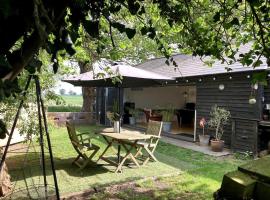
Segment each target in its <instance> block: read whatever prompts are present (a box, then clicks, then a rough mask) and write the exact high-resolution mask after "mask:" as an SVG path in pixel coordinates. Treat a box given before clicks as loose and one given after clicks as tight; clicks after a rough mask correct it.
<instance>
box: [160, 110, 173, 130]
mask: <svg viewBox="0 0 270 200" xmlns="http://www.w3.org/2000/svg"><path fill="white" fill-rule="evenodd" d="M161 114H162V121H163V128H162V129H163V131H165V132H170V131H171V128H172V120H173V116H174V109H173V108H169V109H166V110H163V111H161Z"/></svg>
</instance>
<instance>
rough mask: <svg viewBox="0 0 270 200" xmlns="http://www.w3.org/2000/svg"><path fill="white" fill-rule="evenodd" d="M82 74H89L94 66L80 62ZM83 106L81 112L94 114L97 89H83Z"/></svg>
mask: <svg viewBox="0 0 270 200" xmlns="http://www.w3.org/2000/svg"><path fill="white" fill-rule="evenodd" d="M79 66H80V73H85V72H89V71H90V70H92V65H91V64H89V63H85V62H79ZM82 97H83V105H82V110H81V112H92V111H93V108H92V104H93V102H94V100H95V88H93V87H82Z"/></svg>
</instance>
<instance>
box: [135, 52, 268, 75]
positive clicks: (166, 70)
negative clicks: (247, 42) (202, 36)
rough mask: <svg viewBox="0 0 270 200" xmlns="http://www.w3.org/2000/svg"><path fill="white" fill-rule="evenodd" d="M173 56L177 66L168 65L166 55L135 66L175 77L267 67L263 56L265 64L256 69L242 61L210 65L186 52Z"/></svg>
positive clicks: (263, 68) (217, 62)
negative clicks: (185, 53)
mask: <svg viewBox="0 0 270 200" xmlns="http://www.w3.org/2000/svg"><path fill="white" fill-rule="evenodd" d="M245 50H246V49H245ZM242 52H243V51H242ZM173 58H174V60H175V61H176V63H177V65H178V67H177V68H175V67H174V66H173V65H172V64H170V65H169V66H168V65H167V64H166V63H165V61H166V58H164V57H162V58H156V59H151V60H148V61H146V62H144V63H141V64H138V65H136V66H135V67H137V68H141V69H144V70H148V71H152V72H155V73H159V74H162V75H164V76H170V77H174V78H178V77H192V76H204V75H211V74H224V73H234V72H245V71H258V70H266V69H267V64H266V59H265V58H264V57H262V58H261V60H262V62H263V64H261V65H260V66H259V67H256V68H255V69H254V68H253V67H247V66H243V65H242V64H241V63H240V62H235V63H233V64H232V65H228V64H225V63H223V64H222V63H221V62H220V61H216V62H215V63H214V64H213V65H212V66H211V67H210V66H208V65H206V64H205V63H204V62H203V61H202V60H201V59H200V57H194V56H190V55H184V54H177V55H174V56H173ZM226 68H231V69H232V71H230V72H228V71H227V70H226Z"/></svg>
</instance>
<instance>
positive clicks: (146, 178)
mask: <svg viewBox="0 0 270 200" xmlns="http://www.w3.org/2000/svg"><path fill="white" fill-rule="evenodd" d="M99 128H100V127H97V126H78V127H76V129H77V130H78V131H79V132H85V131H90V132H92V136H93V138H94V140H93V143H95V144H96V145H98V146H100V148H101V150H100V151H99V152H98V153H97V155H96V156H95V159H97V158H98V156H99V155H100V153H101V152H102V150H103V149H104V148H105V147H106V143H105V141H104V140H103V138H102V137H100V136H99V135H96V134H94V132H95V131H96V130H97V129H99ZM51 137H52V148H53V153H54V159H55V165H56V173H57V178H58V184H59V189H60V194H61V196H69V195H70V193H78V194H81V193H84V191H89V190H94V191H102V192H101V193H102V194H99V193H98V194H95V195H94V196H98V197H97V198H96V199H107V197H108V196H107V195H108V194H104V187H106V186H107V187H108V186H109V185H112V184H113V185H115V184H116V185H117V184H121V183H127V182H135V183H136V184H137V183H138V182H139V183H140V184H141V187H142V188H148V189H149V188H152V189H153V190H158V188H155V187H154V186H153V185H152V186H151V183H149V182H151V180H152V177H157V178H158V177H159V178H160V181H161V182H162V181H165V180H166V183H167V184H168V188H167V189H166V191H165V190H164V191H162V190H160V191H159V193H158V194H154V196H155V198H158V197H162V195H163V196H164V195H165V194H164V192H166V194H167V192H168V191H171V192H172V194H171V195H175V196H174V197H181V198H182V197H185V196H186V194H185V193H183V191H188V192H189V193H190V195H189V196H190V197H191V198H189V199H198V198H197V197H205V198H207V197H209V198H210V197H211V196H212V193H213V192H214V191H215V190H217V189H218V188H219V187H220V182H221V180H222V176H223V175H224V173H226V172H228V171H231V170H235V169H236V168H237V165H239V164H241V163H243V161H241V160H237V159H235V158H233V157H231V156H229V157H224V158H215V157H212V156H208V155H205V154H203V153H199V152H195V151H193V150H189V149H185V148H181V147H178V146H176V145H173V144H169V143H167V141H165V140H163V141H160V142H159V144H158V147H157V150H156V151H155V155H156V157H157V159H158V160H159V162H150V163H148V164H147V165H145V166H142V167H140V168H133V167H131V168H130V167H124V172H123V173H120V174H119V173H114V169H115V168H114V167H113V166H110V165H108V164H105V163H102V162H101V163H99V164H103V165H95V166H88V167H86V168H85V169H84V170H82V171H79V170H78V168H77V167H76V166H74V165H72V164H71V162H72V160H73V159H74V158H75V157H76V156H77V154H76V152H75V150H74V149H73V147H72V145H71V142H70V140H69V138H68V134H67V131H66V128H65V127H53V126H52V127H51ZM25 147H26V144H23V145H19V146H17V147H16V146H13V153H9V154H8V155H9V157H8V159H7V164H8V166H9V170H10V174H11V177H12V180H13V181H14V184H15V183H16V188H17V189H18V188H23V187H25V183H27V184H28V186H31V185H32V184H33V183H35V184H42V179H41V177H40V176H41V174H42V173H41V170H40V165H39V159H38V158H39V152H38V151H39V149H38V147H36V149H35V150H36V151H37V152H35V151H34V149H33V148H31V149H30V152H29V153H28V154H27V156H25V154H24V151H25ZM11 151H12V149H11ZM109 153H111V154H112V155H113V154H114V152H113V151H112V150H111V151H110V152H109ZM25 159H26V160H27V161H28V162H26V163H25V164H24V165H23V162H24V161H25ZM46 161H47V162H48V163H47V165H49V160H48V159H47V157H46ZM30 166H31V167H30ZM48 169H49V167H48ZM22 171H23V172H24V173H22ZM47 174H49V176H48V183H49V185H50V184H52V183H53V179H52V174H51V172H49V171H48V172H47ZM164 176H165V177H164ZM162 177H163V178H162ZM168 177H169V178H168ZM176 180H177V182H178V186H177V187H184V188H185V189H184V190H183V189H181V190H179V191H178V190H176V188H175V186H174V184H173V182H174V181H176ZM179 180H180V181H179ZM181 180H182V181H181ZM148 183H149V184H150V185H148ZM170 185H171V186H170ZM198 188H200V189H199V190H198ZM152 189H151V190H152ZM123 192H125V189H123ZM127 192H128V191H127ZM99 195H101V196H99ZM104 195H105V196H104ZM119 195H120V193H119ZM134 195H135V194H134ZM145 195H146V196H147V193H146V194H145ZM92 196H93V194H91V195H90V196H89V198H90V197H91V198H92ZM116 196H117V195H116ZM165 196H166V195H165ZM174 197H173V198H174ZM91 198H90V199H91ZM82 199H83V198H82ZM93 199H95V198H93ZM120 199H121V198H120ZM125 199H126V198H125ZM127 199H134V198H127ZM138 199H140V198H138ZM146 199H153V197H151V198H150V197H149V198H146ZM183 199H185V198H183Z"/></svg>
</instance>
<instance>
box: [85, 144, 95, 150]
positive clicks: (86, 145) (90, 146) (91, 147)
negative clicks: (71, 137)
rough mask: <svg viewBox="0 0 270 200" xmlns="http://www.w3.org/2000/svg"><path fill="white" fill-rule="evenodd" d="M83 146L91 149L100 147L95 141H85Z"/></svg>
mask: <svg viewBox="0 0 270 200" xmlns="http://www.w3.org/2000/svg"><path fill="white" fill-rule="evenodd" d="M82 146H83V147H86V148H87V149H89V150H91V149H99V146H97V145H95V144H93V143H83V144H82Z"/></svg>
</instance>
